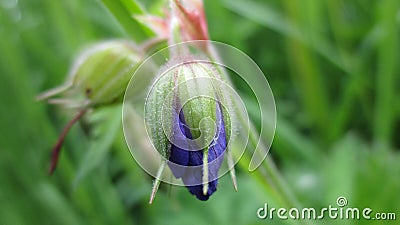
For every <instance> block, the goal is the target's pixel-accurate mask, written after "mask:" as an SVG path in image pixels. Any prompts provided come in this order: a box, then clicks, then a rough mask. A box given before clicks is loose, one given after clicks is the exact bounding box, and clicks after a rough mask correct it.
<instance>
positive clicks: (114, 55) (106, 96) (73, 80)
mask: <svg viewBox="0 0 400 225" xmlns="http://www.w3.org/2000/svg"><path fill="white" fill-rule="evenodd" d="M139 55H140V54H139V52H138V50H137V49H136V47H135V46H134V45H133V44H132V43H131V42H129V41H124V40H113V41H105V42H101V43H98V44H96V45H94V46H92V47H90V48H88V49H87V50H85V51H84V52H83V53H81V54H80V55H79V57H78V58H77V60H76V61H75V62H74V64H73V67H72V69H71V72H70V74H69V77H68V79H67V81H66V82H65V84H64V85H62V86H60V87H57V88H54V89H52V90H49V91H46V92H45V93H43V94H41V95H39V96H38V97H37V99H39V100H41V99H48V98H50V97H53V96H55V95H57V94H62V95H63V97H61V98H58V99H49V100H48V102H49V103H54V104H64V105H65V106H68V107H74V108H80V109H81V110H80V111H79V112H78V113H77V114H76V116H75V117H73V118H72V120H71V121H70V122H69V123H68V124H67V125H66V126H65V128H64V129H63V131H62V133H61V135H60V136H59V138H58V140H57V143H56V144H55V145H54V147H53V151H52V159H51V165H50V168H49V173H50V174H52V173H53V172H54V170H55V168H56V166H57V162H58V158H59V153H60V151H61V147H62V144H63V142H64V139H65V137H66V135H67V133H68V131H69V130H70V128H71V127H72V126H73V124H74V123H76V122H77V121H78V120H79V119H80V118H81V117H83V116H84V114H85V113H86V111H87V109H88V108H91V107H96V106H99V105H105V104H110V103H114V102H116V101H122V98H123V94H124V92H125V89H126V86H127V85H128V82H129V80H130V79H131V77H132V75H133V73H134V72H135V70H136V69H137V67H138V66H139V64H140V61H141V58H140V56H139Z"/></svg>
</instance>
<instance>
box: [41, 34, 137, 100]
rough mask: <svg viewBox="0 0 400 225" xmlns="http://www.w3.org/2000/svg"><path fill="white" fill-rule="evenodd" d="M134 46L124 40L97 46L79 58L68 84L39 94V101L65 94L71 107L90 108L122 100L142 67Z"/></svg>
mask: <svg viewBox="0 0 400 225" xmlns="http://www.w3.org/2000/svg"><path fill="white" fill-rule="evenodd" d="M140 60H141V58H140V56H139V54H138V51H137V50H136V49H135V46H134V45H133V44H132V43H130V42H128V41H123V40H113V41H106V42H102V43H99V44H96V45H94V46H92V47H90V48H89V49H87V50H86V51H84V52H83V53H82V54H80V55H79V57H78V58H77V60H76V61H75V62H74V64H73V67H72V69H71V72H70V74H69V77H68V79H67V81H66V83H65V84H64V85H62V86H60V87H58V88H55V89H52V90H50V91H47V92H45V93H44V94H42V95H40V96H39V97H38V98H39V99H44V98H49V97H52V96H54V95H56V94H60V93H62V94H63V95H64V98H62V99H50V100H49V102H50V103H63V104H66V105H67V106H70V107H88V106H97V105H100V104H108V103H112V102H114V101H117V100H121V99H122V97H123V93H124V91H125V88H126V86H127V85H128V82H129V80H130V78H131V76H132V75H133V73H134V72H135V70H136V68H137V67H138V65H139V64H140Z"/></svg>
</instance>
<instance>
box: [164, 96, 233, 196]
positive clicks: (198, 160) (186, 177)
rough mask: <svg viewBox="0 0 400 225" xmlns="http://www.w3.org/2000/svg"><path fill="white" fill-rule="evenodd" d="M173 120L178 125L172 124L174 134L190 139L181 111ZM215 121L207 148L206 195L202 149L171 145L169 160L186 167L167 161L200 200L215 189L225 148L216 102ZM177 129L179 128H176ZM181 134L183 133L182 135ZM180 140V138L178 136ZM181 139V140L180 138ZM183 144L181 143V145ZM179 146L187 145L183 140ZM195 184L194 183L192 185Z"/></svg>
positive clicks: (218, 108)
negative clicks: (214, 131) (213, 135)
mask: <svg viewBox="0 0 400 225" xmlns="http://www.w3.org/2000/svg"><path fill="white" fill-rule="evenodd" d="M175 121H176V123H174V124H178V126H176V125H175V126H174V129H173V130H174V135H175V134H176V135H179V134H182V133H183V134H184V136H186V138H188V139H192V135H191V133H190V129H189V128H188V127H187V126H186V122H185V118H184V115H183V113H182V111H181V112H180V113H179V116H177V115H176V116H175ZM216 122H217V133H216V136H215V138H214V140H213V141H212V142H211V144H210V146H209V150H208V162H209V167H208V173H209V174H208V177H209V180H210V182H209V184H208V185H209V188H208V192H207V194H206V195H204V194H203V185H202V184H201V183H202V177H203V170H202V169H201V167H198V166H201V165H203V150H199V151H187V150H184V149H181V148H179V147H177V146H175V145H172V147H171V155H170V158H169V160H170V161H171V162H173V163H176V164H179V165H181V166H188V167H177V166H174V165H173V164H171V163H168V165H169V166H170V168H171V170H172V172H173V174H174V176H175V177H176V178H182V181H183V183H184V184H185V185H186V187H187V188H188V189H189V191H190V193H192V194H193V195H195V196H196V197H197V198H198V199H200V200H203V201H205V200H207V199H208V198H209V197H210V196H211V195H212V194H213V193H214V192H215V191H216V190H217V184H218V171H219V168H220V167H221V164H222V160H223V154H224V152H225V149H226V145H227V143H226V132H225V124H224V119H223V114H222V112H221V106H220V104H219V103H218V104H217V107H216ZM178 129H179V130H178ZM182 136H183V135H182ZM178 139H179V140H180V138H178ZM180 141H183V140H180ZM182 144H183V145H182ZM179 145H180V146H185V147H188V148H186V149H190V147H189V146H188V145H185V143H184V142H180V144H179ZM194 184H196V185H194Z"/></svg>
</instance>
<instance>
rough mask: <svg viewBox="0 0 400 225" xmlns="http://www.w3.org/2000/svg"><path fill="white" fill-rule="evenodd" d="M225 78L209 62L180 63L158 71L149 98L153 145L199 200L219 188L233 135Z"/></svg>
mask: <svg viewBox="0 0 400 225" xmlns="http://www.w3.org/2000/svg"><path fill="white" fill-rule="evenodd" d="M170 64H172V62H170ZM222 83H223V81H222V80H221V76H220V72H219V71H218V69H217V68H216V67H215V66H214V65H213V64H212V63H210V62H203V61H190V62H186V63H181V64H178V65H176V66H173V67H170V68H169V69H168V70H167V71H164V72H163V73H161V74H160V75H159V76H158V79H157V80H156V81H155V82H154V84H153V86H152V89H151V90H150V92H149V96H148V100H147V103H146V122H147V124H148V126H149V131H150V134H151V138H152V141H153V145H154V147H155V148H156V149H157V150H158V151H159V152H160V154H161V155H162V156H163V157H164V159H165V160H168V166H169V168H170V169H171V171H172V173H173V175H174V176H175V177H176V178H181V179H182V181H183V183H184V185H185V186H186V187H187V188H188V190H189V191H190V193H192V194H193V195H195V196H196V197H197V198H198V199H200V200H207V199H208V198H209V197H210V196H211V195H212V194H213V193H214V192H215V191H216V190H217V183H218V171H219V169H220V167H221V163H222V161H223V158H224V154H225V151H226V148H227V142H228V141H229V138H230V136H231V128H230V127H231V121H230V120H231V118H230V116H229V111H230V110H229V105H230V101H229V98H230V96H229V95H227V93H226V92H225V91H224V88H223V86H224V85H222Z"/></svg>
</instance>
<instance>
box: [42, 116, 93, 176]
mask: <svg viewBox="0 0 400 225" xmlns="http://www.w3.org/2000/svg"><path fill="white" fill-rule="evenodd" d="M85 113H86V109H82V110H81V111H79V112H78V114H76V115H75V116H74V118H72V120H70V121H69V122H68V124H67V125H66V126H65V127H64V129H63V131H62V133H61V135H60V137H59V138H58V140H57V143H56V145H54V147H53V150H52V155H51V165H50V168H49V174H50V175H52V174H53V172H54V170H55V169H56V166H57V162H58V158H59V156H60V151H61V147H62V144H63V142H64V139H65V137H66V136H67V134H68V131H69V130H70V129H71V127H72V126H73V125H74V124H75V123H76V122H77V121H78V120H79V119H80V118H82V116H83V115H85Z"/></svg>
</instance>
